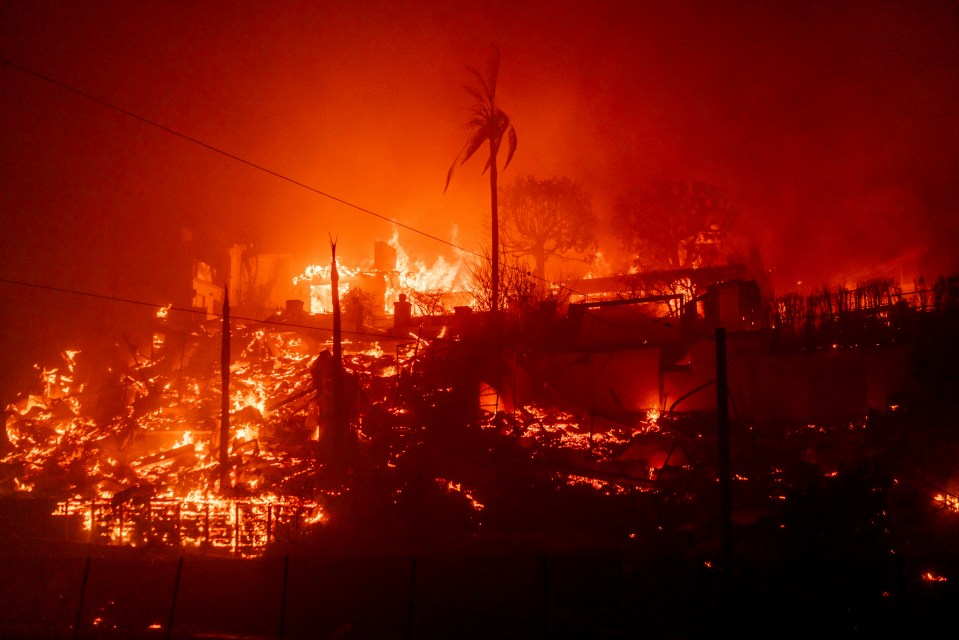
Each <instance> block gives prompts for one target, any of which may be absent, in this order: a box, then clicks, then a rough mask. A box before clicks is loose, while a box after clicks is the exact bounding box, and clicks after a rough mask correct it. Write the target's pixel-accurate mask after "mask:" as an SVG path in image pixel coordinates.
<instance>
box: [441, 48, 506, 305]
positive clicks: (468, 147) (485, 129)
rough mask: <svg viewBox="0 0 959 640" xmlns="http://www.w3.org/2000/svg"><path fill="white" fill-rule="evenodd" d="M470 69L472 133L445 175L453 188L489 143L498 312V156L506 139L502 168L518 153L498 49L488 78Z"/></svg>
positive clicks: (494, 290)
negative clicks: (499, 87)
mask: <svg viewBox="0 0 959 640" xmlns="http://www.w3.org/2000/svg"><path fill="white" fill-rule="evenodd" d="M467 70H468V71H469V72H470V73H471V74H472V75H473V76H474V83H473V84H467V85H465V86H464V89H466V92H467V93H468V94H469V95H470V97H472V98H473V100H474V101H475V103H474V105H473V107H472V108H471V109H470V119H469V120H468V121H467V123H466V126H467V128H468V129H469V134H468V136H467V137H466V144H464V145H463V148H462V149H461V150H460V152H459V154H457V156H456V158H454V159H453V164H452V165H450V171H449V173H448V174H446V187H445V188H444V189H443V192H444V193H445V192H446V189H448V188H449V186H450V179H451V178H452V177H453V170H454V169H455V168H456V166H457V165H461V164H465V163H466V161H467V160H469V159H470V158H472V157H473V154H475V153H476V152H477V151H478V150H479V148H480V147H482V146H483V143H485V142H489V158H488V159H487V161H486V167H485V168H484V169H483V173H486V170H487V169H489V185H490V209H491V212H492V221H493V225H492V226H493V230H492V231H493V247H492V267H493V268H492V272H493V273H492V281H491V287H492V291H491V292H490V309H491V310H493V311H497V310H498V309H499V215H498V213H497V202H496V178H497V167H496V155H497V154H498V153H499V150H500V145H501V144H502V142H503V136H504V135H505V136H507V145H508V147H507V153H506V164H504V165H503V169H506V167H508V166H509V162H510V160H512V159H513V154H514V153H516V130H515V129H513V125H511V124H510V122H509V116H507V115H506V114H505V113H503V111H502V110H501V109H500V108H499V107H497V106H496V79H497V76H498V75H499V49H497V48H495V47H494V48H493V60H492V64H491V65H490V72H489V73H488V74H487V75H485V76H484V75H483V74H481V73H480V72H479V71H477V70H476V69H474V68H473V67H467Z"/></svg>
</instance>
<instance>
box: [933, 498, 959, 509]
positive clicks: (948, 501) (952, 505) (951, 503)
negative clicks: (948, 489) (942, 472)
mask: <svg viewBox="0 0 959 640" xmlns="http://www.w3.org/2000/svg"><path fill="white" fill-rule="evenodd" d="M933 500H935V501H936V502H938V503H939V504H941V505H942V506H944V507H945V508H946V509H949V510H950V511H953V512H955V513H959V496H955V495H952V494H949V493H937V494H936V496H935V497H934V498H933Z"/></svg>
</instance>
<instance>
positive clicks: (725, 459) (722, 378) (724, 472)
mask: <svg viewBox="0 0 959 640" xmlns="http://www.w3.org/2000/svg"><path fill="white" fill-rule="evenodd" d="M716 423H717V441H718V445H719V464H718V474H719V541H720V555H721V558H722V564H723V567H722V568H723V571H727V572H728V571H729V570H730V563H731V561H732V555H733V553H732V550H733V546H732V528H733V524H732V523H733V520H732V482H731V481H732V478H731V476H730V455H729V382H728V379H727V372H726V329H724V328H722V327H718V328H717V329H716Z"/></svg>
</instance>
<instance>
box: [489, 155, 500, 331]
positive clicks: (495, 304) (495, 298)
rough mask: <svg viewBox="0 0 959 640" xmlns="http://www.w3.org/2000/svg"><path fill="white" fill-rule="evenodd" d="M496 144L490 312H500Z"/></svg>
mask: <svg viewBox="0 0 959 640" xmlns="http://www.w3.org/2000/svg"><path fill="white" fill-rule="evenodd" d="M496 146H497V145H496V142H495V141H494V140H492V139H491V140H490V141H489V156H490V163H489V185H490V208H491V209H492V216H493V256H492V259H493V264H492V265H491V266H492V274H493V282H492V289H493V290H492V291H491V292H490V311H493V312H496V311H499V210H498V203H497V198H496V178H497V175H496V151H497V148H496Z"/></svg>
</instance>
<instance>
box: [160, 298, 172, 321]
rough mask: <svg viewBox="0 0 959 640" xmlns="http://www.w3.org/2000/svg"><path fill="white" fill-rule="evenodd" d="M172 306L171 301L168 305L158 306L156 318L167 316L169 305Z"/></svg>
mask: <svg viewBox="0 0 959 640" xmlns="http://www.w3.org/2000/svg"><path fill="white" fill-rule="evenodd" d="M172 306H173V303H172V302H171V303H170V304H168V305H167V306H165V307H159V308H158V309H157V318H161V319H162V318H166V317H168V316H169V315H170V307H172Z"/></svg>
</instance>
